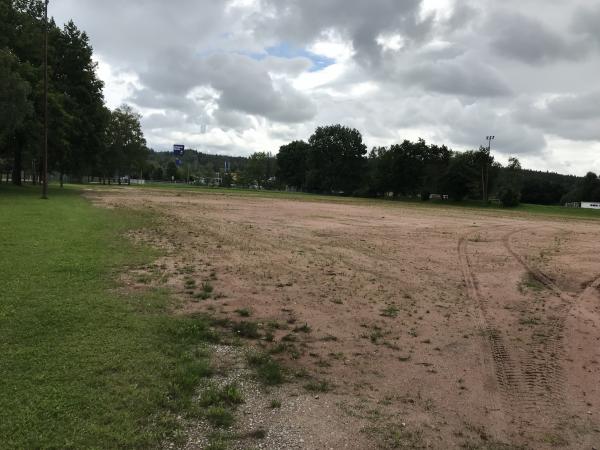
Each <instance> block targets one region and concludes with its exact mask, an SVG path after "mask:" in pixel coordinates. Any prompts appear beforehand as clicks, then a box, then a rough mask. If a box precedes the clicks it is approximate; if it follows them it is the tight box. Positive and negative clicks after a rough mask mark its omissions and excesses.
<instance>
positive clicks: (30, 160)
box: [0, 0, 147, 185]
mask: <svg viewBox="0 0 600 450" xmlns="http://www.w3.org/2000/svg"><path fill="white" fill-rule="evenodd" d="M45 26H46V23H45V20H44V2H42V1H40V0H0V175H5V176H6V180H7V181H8V180H9V178H10V180H11V181H12V183H14V184H17V185H19V184H21V183H22V181H23V177H24V176H26V177H28V178H29V179H31V180H32V181H33V182H34V183H35V182H36V181H37V180H39V179H40V178H41V170H42V150H43V147H42V146H43V141H42V138H43V124H44V105H45V104H44V84H43V81H44V71H43V58H44V49H43V45H42V44H43V40H44V31H45ZM96 72H97V64H96V63H95V62H94V60H93V49H92V47H91V45H90V42H89V37H88V35H87V34H86V33H85V32H83V31H81V30H79V29H78V28H77V26H76V25H75V24H74V23H73V22H72V21H70V22H68V23H67V24H65V25H64V26H63V27H62V28H59V27H58V26H57V25H56V23H55V22H54V20H53V19H50V21H49V23H48V117H49V123H48V153H49V158H48V160H49V171H51V172H54V173H56V174H58V176H59V178H60V181H61V183H62V181H63V177H64V176H65V175H69V176H70V177H71V178H72V179H74V180H80V181H81V180H83V179H84V177H89V176H95V177H98V178H99V179H102V180H111V179H113V178H114V177H116V178H117V179H118V180H120V179H121V177H120V175H126V174H128V173H130V172H132V171H135V170H139V169H140V168H141V167H142V165H143V163H144V162H145V160H146V159H147V148H146V141H145V139H144V136H143V133H142V129H141V125H140V116H139V115H138V114H136V113H135V112H134V111H133V110H132V109H131V108H130V107H128V106H125V105H124V106H122V107H120V108H117V109H116V110H114V111H110V110H109V109H108V108H107V107H106V106H105V103H104V96H103V87H104V84H103V82H102V81H101V80H100V79H99V78H98V76H97V73H96ZM0 180H1V177H0Z"/></svg>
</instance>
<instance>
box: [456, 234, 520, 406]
mask: <svg viewBox="0 0 600 450" xmlns="http://www.w3.org/2000/svg"><path fill="white" fill-rule="evenodd" d="M467 243H468V235H465V236H462V237H461V238H460V239H459V242H458V255H459V265H460V268H461V270H462V272H463V276H464V279H465V283H466V285H467V294H468V296H469V297H470V298H471V299H472V300H474V301H475V303H476V304H477V306H478V308H479V312H480V318H479V322H480V326H481V329H482V330H483V333H484V335H485V337H486V340H487V343H488V345H489V350H490V351H491V355H492V359H493V362H494V367H493V370H494V374H495V378H496V381H497V382H498V386H499V388H500V390H501V391H502V393H503V394H504V400H505V401H506V403H507V404H506V405H505V406H508V407H510V405H511V403H512V402H511V401H510V398H511V397H513V396H516V395H517V394H518V393H519V392H520V391H521V386H520V382H519V377H518V372H519V371H518V367H517V365H516V363H515V361H514V360H513V359H512V358H511V356H510V354H509V351H508V348H507V346H506V344H505V343H504V339H503V337H502V333H501V332H500V330H498V329H497V328H496V327H494V326H493V325H492V321H491V320H490V317H489V312H488V306H487V300H486V298H485V296H484V295H482V293H481V290H480V288H479V285H478V282H477V279H476V277H475V273H474V270H473V265H472V263H471V261H470V259H469V253H468V251H467Z"/></svg>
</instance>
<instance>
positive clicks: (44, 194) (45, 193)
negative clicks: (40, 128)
mask: <svg viewBox="0 0 600 450" xmlns="http://www.w3.org/2000/svg"><path fill="white" fill-rule="evenodd" d="M48 1H49V0H45V2H44V6H45V7H44V175H43V176H44V180H43V183H42V198H43V199H44V200H45V199H47V198H48Z"/></svg>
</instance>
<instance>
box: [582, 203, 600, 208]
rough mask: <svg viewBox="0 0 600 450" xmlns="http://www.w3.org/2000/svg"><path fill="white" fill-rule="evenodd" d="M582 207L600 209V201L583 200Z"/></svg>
mask: <svg viewBox="0 0 600 450" xmlns="http://www.w3.org/2000/svg"><path fill="white" fill-rule="evenodd" d="M581 207H582V208H587V209H600V202H581Z"/></svg>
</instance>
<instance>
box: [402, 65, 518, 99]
mask: <svg viewBox="0 0 600 450" xmlns="http://www.w3.org/2000/svg"><path fill="white" fill-rule="evenodd" d="M403 78H404V80H405V81H407V82H409V83H411V84H414V85H418V86H421V87H422V88H424V89H426V90H428V91H433V92H439V93H442V94H449V95H464V96H470V97H502V96H507V95H510V94H511V89H510V87H509V86H508V84H507V83H506V82H505V81H504V80H503V78H502V76H501V75H500V74H499V73H498V72H497V71H496V70H494V69H493V68H492V67H489V66H487V65H485V64H483V63H481V62H479V61H475V60H473V59H470V58H460V59H453V60H441V61H435V62H432V61H428V62H425V63H421V64H418V65H416V66H415V67H412V68H410V69H408V70H407V71H406V72H405V74H404V76H403Z"/></svg>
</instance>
